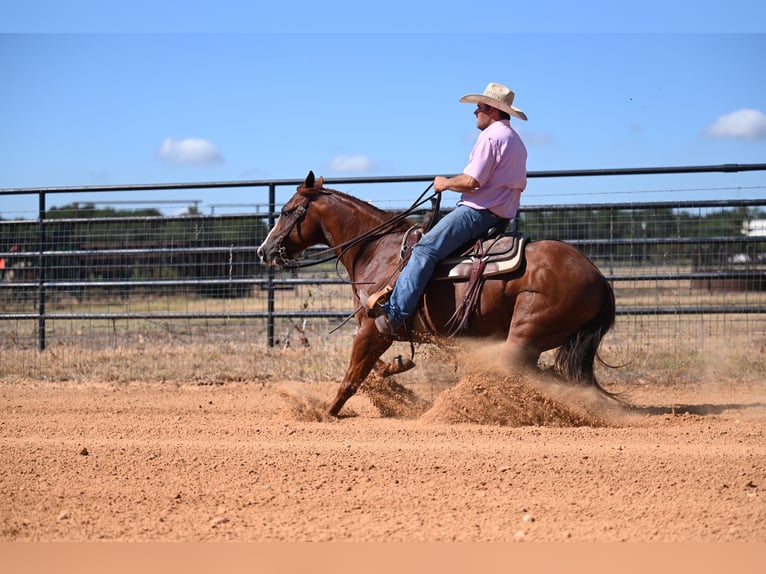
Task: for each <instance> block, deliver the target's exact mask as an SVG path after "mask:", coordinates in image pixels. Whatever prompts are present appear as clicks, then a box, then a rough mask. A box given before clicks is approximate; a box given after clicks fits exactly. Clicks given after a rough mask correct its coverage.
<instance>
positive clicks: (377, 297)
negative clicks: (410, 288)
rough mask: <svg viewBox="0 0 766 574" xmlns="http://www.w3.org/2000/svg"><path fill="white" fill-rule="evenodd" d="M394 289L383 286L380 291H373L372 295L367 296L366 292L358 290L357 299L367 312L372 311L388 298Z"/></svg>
mask: <svg viewBox="0 0 766 574" xmlns="http://www.w3.org/2000/svg"><path fill="white" fill-rule="evenodd" d="M393 290H394V288H393V287H391V286H390V285H384V286H383V288H382V289H379V290H378V291H375V293H373V294H372V295H367V291H365V290H364V289H359V299H360V300H361V301H362V302H363V303H364V306H365V308H366V309H367V311H368V312H369V311H372V310H373V309H375V307H376V306H378V305H380V304H381V301H382V300H383V299H385V298H386V297H388V295H389V294H390V293H391V291H393Z"/></svg>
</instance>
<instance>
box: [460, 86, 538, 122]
mask: <svg viewBox="0 0 766 574" xmlns="http://www.w3.org/2000/svg"><path fill="white" fill-rule="evenodd" d="M513 98H514V93H513V92H512V91H511V90H509V89H508V88H506V87H505V86H504V85H502V84H495V83H494V82H493V83H489V84H487V87H486V88H485V89H484V93H483V94H468V95H466V96H463V97H462V98H460V101H461V102H463V103H465V104H478V103H482V104H487V105H488V106H492V107H493V108H497V109H498V110H502V111H504V112H506V113H509V114H511V115H512V116H513V117H515V118H519V119H520V120H526V119H527V114H525V113H524V112H522V111H521V110H520V109H519V108H516V107H514V106H513V105H512V104H513Z"/></svg>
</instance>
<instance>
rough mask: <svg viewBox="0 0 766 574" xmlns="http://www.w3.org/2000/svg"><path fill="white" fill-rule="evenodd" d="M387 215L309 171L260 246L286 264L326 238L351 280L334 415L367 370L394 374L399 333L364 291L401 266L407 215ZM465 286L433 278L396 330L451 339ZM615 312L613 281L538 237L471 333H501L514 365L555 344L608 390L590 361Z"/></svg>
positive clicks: (482, 307)
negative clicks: (350, 328)
mask: <svg viewBox="0 0 766 574" xmlns="http://www.w3.org/2000/svg"><path fill="white" fill-rule="evenodd" d="M391 219H392V216H391V214H390V213H388V212H385V211H383V210H381V209H378V208H376V207H374V206H372V205H370V204H368V203H365V202H363V201H362V200H360V199H357V198H355V197H352V196H350V195H347V194H345V193H341V192H339V191H335V190H331V189H326V188H324V187H323V179H322V178H319V179H318V180H315V177H314V174H313V172H310V173H309V175H308V177H307V178H306V180H305V182H304V183H303V185H301V186H299V187H298V191H297V193H295V195H293V197H292V198H290V200H289V201H288V202H287V203H286V204H285V205H284V207H283V208H282V212H281V214H280V216H279V219H278V220H277V222H276V224H275V226H274V228H273V229H272V230H271V231H270V232H269V234H268V236H267V237H266V239H265V240H264V242H263V243H262V244H261V245H260V247H258V256H259V257H260V259H261V261H262V262H263V263H264V264H267V265H283V266H290V265H291V264H295V263H296V259H295V258H296V257H297V256H299V255H300V254H301V253H302V252H303V251H304V250H305V249H307V248H308V247H311V246H314V245H327V246H329V248H330V250H332V251H333V253H334V256H337V257H339V262H340V263H341V264H342V265H343V266H344V267H345V268H346V270H347V272H348V275H349V277H350V279H351V282H352V283H353V285H354V286H355V293H354V300H355V302H356V304H357V305H358V311H357V312H356V318H357V320H358V322H359V329H358V331H357V334H356V336H355V338H354V342H353V346H352V350H351V361H350V364H349V366H348V369H347V371H346V374H345V376H344V378H343V382H342V383H341V385H340V388H339V390H338V393H337V395H336V397H335V400H333V402H332V403H331V404H330V406H329V408H328V412H329V414H330V415H332V416H337V415H338V413H339V412H340V410H341V408H342V407H343V405H344V404H345V402H346V401H347V400H348V399H349V398H351V396H353V395H354V393H355V392H356V391H357V389H358V388H359V386H360V385H361V384H362V382H363V381H364V379H365V378H366V377H367V375H368V374H369V373H370V371H371V370H373V369H375V370H376V371H379V372H385V373H390V372H391V369H390V368H388V365H387V364H386V363H384V362H383V361H382V360H381V359H380V357H381V355H382V354H383V353H384V352H385V351H386V350H387V349H388V348H389V347H390V346H391V345H392V343H393V342H394V340H395V338H394V337H391V336H387V335H382V334H381V333H379V332H378V330H377V329H376V328H375V324H374V323H375V322H374V319H372V318H370V317H369V316H368V314H367V313H366V312H365V308H364V306H363V305H362V304H363V303H364V301H361V303H362V304H360V295H359V292H358V290H359V289H362V288H363V289H364V290H365V291H366V292H368V293H372V292H374V291H376V290H378V289H380V288H381V287H382V286H383V285H385V284H386V282H388V281H390V280H391V277H392V276H393V275H394V273H395V271H396V269H397V266H398V265H399V263H400V252H401V248H402V240H403V236H404V234H405V233H406V232H407V230H408V229H409V228H410V226H411V223H410V222H408V221H406V220H404V219H401V220H398V221H394V222H392V223H391V225H390V226H387V225H385V223H386V222H387V221H389V220H391ZM381 229H383V230H382V231H381ZM370 231H372V233H369V232H370ZM355 238H362V240H361V241H354V240H355ZM467 287H468V282H467V281H465V280H463V281H445V280H439V281H431V282H430V283H429V285H428V287H427V289H426V291H425V293H424V295H423V298H422V300H421V304H420V306H419V309H418V312H417V313H415V314H414V315H413V316H412V317H411V318H410V319H411V320H410V321H408V323H407V325H406V326H405V327H403V328H402V330H401V332H400V333H399V334H400V335H401V336H402V338H403V339H405V340H406V339H407V338H408V337H410V336H411V337H412V338H413V340H415V341H421V340H429V341H431V340H433V338H434V335H436V336H437V337H438V336H439V335H442V336H446V334H447V333H448V331H449V327H448V323H449V322H450V319H451V317H452V316H453V314H454V313H455V310H456V309H457V308H458V307H459V306H461V304H462V301H463V299H464V296H465V292H466V289H467ZM614 317H615V307H614V294H613V291H612V288H611V286H610V285H609V283H608V282H607V280H606V278H605V277H604V276H603V275H602V274H601V272H600V271H599V270H598V269H597V268H596V266H595V265H593V263H591V262H590V261H589V260H588V259H587V258H586V257H585V256H584V255H583V254H582V253H581V252H580V251H578V250H577V249H576V248H575V247H572V246H571V245H568V244H567V243H563V242H560V241H533V242H530V243H528V244H527V247H526V253H525V260H524V262H523V264H522V266H521V268H520V269H519V270H518V271H515V272H511V273H508V274H505V275H496V276H492V277H489V278H487V279H486V281H485V282H484V284H483V286H482V289H481V293H480V297H479V301H478V303H477V305H476V307H475V309H474V311H473V314H472V316H471V323H470V329H469V331H468V332H467V333H465V334H467V335H470V336H472V337H505V343H504V344H503V345H502V349H503V351H502V356H503V359H504V360H507V362H508V366H509V367H510V368H515V369H528V368H533V367H536V365H537V361H538V359H539V357H540V354H541V353H542V352H544V351H547V350H550V349H558V350H557V352H556V358H555V369H556V371H557V372H558V373H559V374H561V375H562V376H564V377H565V378H567V379H568V380H570V381H573V382H579V383H584V384H589V385H592V386H595V387H596V388H597V389H599V390H601V391H602V392H605V391H603V389H602V388H601V387H600V386H599V385H598V383H597V381H596V378H595V375H594V371H593V368H594V361H595V359H596V358H597V352H598V347H599V345H600V343H601V339H602V338H603V336H604V335H605V334H606V332H607V331H608V330H609V329H610V328H611V326H612V324H613V323H614Z"/></svg>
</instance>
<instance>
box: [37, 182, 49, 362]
mask: <svg viewBox="0 0 766 574" xmlns="http://www.w3.org/2000/svg"><path fill="white" fill-rule="evenodd" d="M37 225H38V230H37V232H38V235H37V242H38V264H37V282H38V294H39V300H38V310H37V346H38V348H39V349H40V351H44V350H45V267H46V265H47V262H46V260H45V259H46V258H45V249H46V247H45V241H46V238H45V192H44V191H41V192H40V195H39V207H38V220H37Z"/></svg>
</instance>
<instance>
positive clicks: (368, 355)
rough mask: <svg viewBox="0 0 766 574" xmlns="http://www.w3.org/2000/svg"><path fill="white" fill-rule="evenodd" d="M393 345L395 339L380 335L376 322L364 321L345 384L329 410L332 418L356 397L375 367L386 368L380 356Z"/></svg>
mask: <svg viewBox="0 0 766 574" xmlns="http://www.w3.org/2000/svg"><path fill="white" fill-rule="evenodd" d="M392 343H393V339H391V338H390V337H384V336H382V335H381V334H380V333H378V331H377V329H376V328H375V322H374V321H372V320H371V319H370V320H365V321H362V324H361V325H360V328H359V332H357V334H356V336H355V337H354V343H353V346H352V348H351V360H350V362H349V366H348V369H347V370H346V374H345V376H344V377H343V382H341V384H340V389H338V393H337V394H336V395H335V399H334V400H333V402H332V403H330V407H329V408H328V410H327V412H328V413H329V414H330V415H331V416H338V413H339V412H340V410H341V409H342V408H343V405H344V404H346V401H347V400H348V399H350V398H351V397H353V396H354V394H355V393H356V391H357V390H358V389H359V386H360V385H361V384H362V382H363V381H364V379H365V378H366V377H367V375H368V374H369V373H370V371H371V370H372V368H373V367H374V366H376V365H377V364H381V365H383V366H385V363H384V362H383V361H380V356H381V355H382V354H383V353H385V352H386V349H388V348H389V347H390V346H391V344H392Z"/></svg>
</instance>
